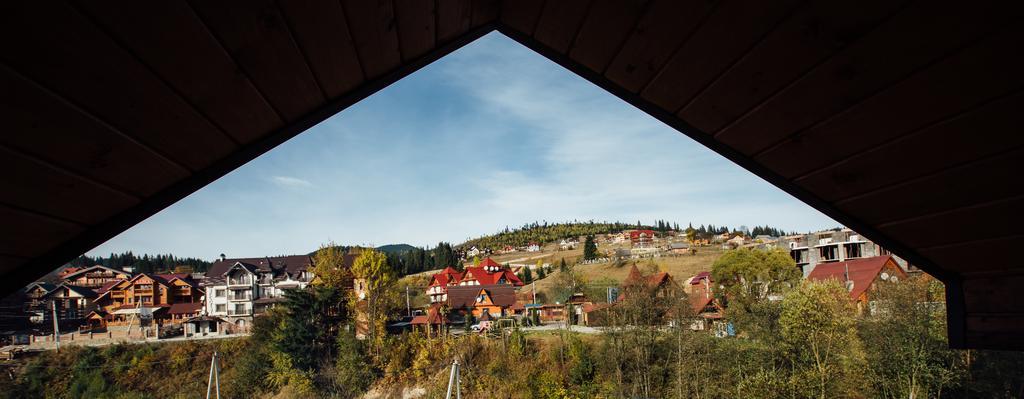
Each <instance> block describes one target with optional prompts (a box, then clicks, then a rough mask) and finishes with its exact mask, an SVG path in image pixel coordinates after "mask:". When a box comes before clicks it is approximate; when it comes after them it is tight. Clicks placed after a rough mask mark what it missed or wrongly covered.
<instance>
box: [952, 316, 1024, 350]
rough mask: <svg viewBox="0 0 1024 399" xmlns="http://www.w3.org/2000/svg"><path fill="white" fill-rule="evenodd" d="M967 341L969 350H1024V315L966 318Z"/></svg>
mask: <svg viewBox="0 0 1024 399" xmlns="http://www.w3.org/2000/svg"><path fill="white" fill-rule="evenodd" d="M965 324H966V331H965V334H964V335H965V337H964V339H965V341H966V344H967V346H968V347H969V348H977V349H1000V350H1024V340H1021V339H1020V337H1021V335H1022V334H1024V315H1022V314H1012V313H1010V314H970V313H968V314H967V316H966V318H965Z"/></svg>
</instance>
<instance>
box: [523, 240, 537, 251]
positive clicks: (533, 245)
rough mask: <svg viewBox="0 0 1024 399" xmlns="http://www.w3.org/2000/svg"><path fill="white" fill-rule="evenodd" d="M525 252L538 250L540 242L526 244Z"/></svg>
mask: <svg viewBox="0 0 1024 399" xmlns="http://www.w3.org/2000/svg"><path fill="white" fill-rule="evenodd" d="M526 252H540V244H539V243H536V242H531V243H529V244H526Z"/></svg>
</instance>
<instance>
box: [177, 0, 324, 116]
mask: <svg viewBox="0 0 1024 399" xmlns="http://www.w3.org/2000/svg"><path fill="white" fill-rule="evenodd" d="M192 6H193V7H194V8H195V10H196V12H197V13H198V14H199V16H200V17H201V18H202V20H203V22H204V23H205V24H206V25H207V26H208V27H209V28H210V30H211V31H212V32H213V33H214V35H216V37H217V39H219V40H220V42H221V44H223V45H224V48H226V49H227V51H228V53H230V54H231V56H232V57H233V58H234V59H235V62H237V63H238V65H240V66H241V67H242V69H243V70H245V72H246V73H247V74H248V75H249V77H250V78H251V79H252V81H253V83H254V84H255V85H256V87H257V88H258V89H259V90H260V92H261V93H263V96H264V97H265V98H266V99H267V101H268V102H269V103H270V104H271V105H273V106H274V109H276V110H277V111H278V112H279V113H280V114H281V116H282V117H283V118H284V119H285V120H287V121H294V120H297V119H299V118H301V117H302V116H304V115H306V114H308V113H309V112H312V111H313V110H314V109H316V107H318V106H320V105H321V104H323V102H324V94H323V93H322V92H321V91H320V87H319V85H318V84H317V82H316V79H315V78H314V77H313V73H312V71H311V70H310V67H309V65H307V64H306V60H305V58H304V55H303V54H302V52H301V51H300V50H299V47H298V46H297V45H296V43H295V41H294V40H293V39H292V35H291V32H290V31H289V29H288V23H287V22H286V21H285V20H284V16H283V15H281V10H280V9H278V7H277V3H276V2H275V1H273V0H252V1H242V0H235V1H196V2H193V3H192Z"/></svg>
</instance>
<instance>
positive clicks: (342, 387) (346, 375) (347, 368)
mask: <svg viewBox="0 0 1024 399" xmlns="http://www.w3.org/2000/svg"><path fill="white" fill-rule="evenodd" d="M337 350H338V357H337V359H336V360H335V362H334V364H335V366H334V375H333V380H334V381H333V382H334V390H335V391H336V392H337V394H338V395H339V396H340V397H343V398H356V397H359V396H360V395H362V394H363V393H364V392H366V389H367V388H369V387H370V383H371V382H372V381H373V373H372V371H371V370H370V369H369V368H368V367H366V362H367V359H366V354H365V350H364V348H363V345H362V342H360V341H359V340H357V339H356V336H355V329H351V328H350V329H345V330H344V331H342V332H341V333H339V334H338V341H337Z"/></svg>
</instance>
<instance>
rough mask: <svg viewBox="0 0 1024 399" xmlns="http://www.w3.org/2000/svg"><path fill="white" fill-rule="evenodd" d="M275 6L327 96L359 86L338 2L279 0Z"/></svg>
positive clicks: (354, 57)
mask: <svg viewBox="0 0 1024 399" xmlns="http://www.w3.org/2000/svg"><path fill="white" fill-rule="evenodd" d="M278 4H280V6H281V11H282V12H283V13H284V16H285V18H287V20H288V26H289V27H290V28H291V32H292V36H293V37H294V38H295V41H296V42H298V44H299V47H300V48H301V49H302V52H303V53H304V54H305V55H306V58H307V59H308V61H309V67H310V68H311V69H312V70H313V75H314V76H316V80H317V82H319V83H320V87H322V88H323V90H324V91H325V92H326V93H327V97H329V98H337V97H339V96H341V95H342V94H345V93H347V92H349V91H350V90H352V89H354V88H356V87H357V86H359V84H360V83H363V80H364V79H363V70H362V67H361V66H360V65H359V57H358V56H357V55H356V47H355V44H353V43H352V36H351V35H350V34H349V31H348V22H347V21H346V19H345V11H344V10H342V8H341V3H338V1H337V0H281V1H279V2H278Z"/></svg>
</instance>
